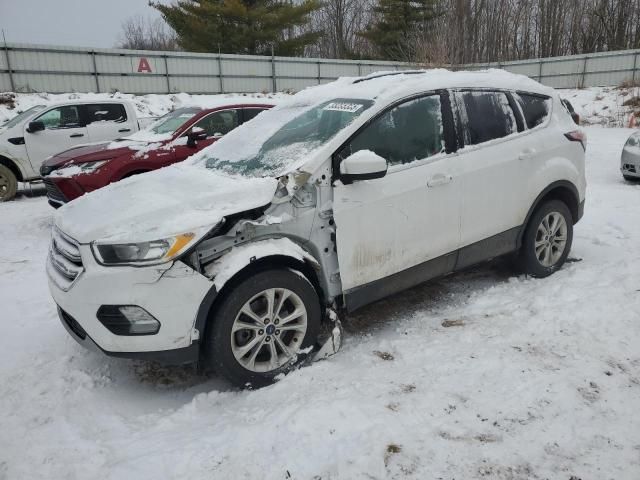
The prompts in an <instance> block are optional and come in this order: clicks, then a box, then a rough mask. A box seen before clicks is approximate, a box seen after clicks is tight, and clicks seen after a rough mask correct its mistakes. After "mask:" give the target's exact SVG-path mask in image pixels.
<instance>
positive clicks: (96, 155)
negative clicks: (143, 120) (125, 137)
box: [42, 142, 135, 167]
mask: <svg viewBox="0 0 640 480" xmlns="http://www.w3.org/2000/svg"><path fill="white" fill-rule="evenodd" d="M111 144H112V142H106V143H99V144H94V145H82V146H79V147H75V148H71V149H69V150H65V151H64V152H60V153H58V154H57V155H54V156H52V157H49V158H47V159H46V160H45V161H44V162H43V163H42V164H43V165H44V166H46V167H60V166H62V165H66V164H74V163H85V162H95V161H98V160H107V159H109V158H114V157H119V156H121V155H125V154H133V153H135V151H133V150H130V149H129V148H127V147H122V148H107V147H108V146H109V145H111Z"/></svg>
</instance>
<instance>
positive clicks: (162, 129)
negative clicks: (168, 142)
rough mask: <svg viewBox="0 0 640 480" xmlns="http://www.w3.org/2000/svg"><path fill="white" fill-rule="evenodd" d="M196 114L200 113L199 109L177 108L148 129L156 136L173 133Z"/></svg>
mask: <svg viewBox="0 0 640 480" xmlns="http://www.w3.org/2000/svg"><path fill="white" fill-rule="evenodd" d="M198 112H200V109H199V108H179V109H178V110H174V111H173V112H169V113H167V114H166V115H164V116H163V117H160V118H159V119H158V120H156V121H155V122H154V123H153V124H152V125H151V126H150V127H149V130H151V131H152V132H153V133H158V134H164V133H173V132H175V131H176V130H178V129H179V128H180V127H181V126H182V125H184V124H185V123H187V121H188V120H189V119H191V118H193V117H194V116H195V115H196V114H197V113H198Z"/></svg>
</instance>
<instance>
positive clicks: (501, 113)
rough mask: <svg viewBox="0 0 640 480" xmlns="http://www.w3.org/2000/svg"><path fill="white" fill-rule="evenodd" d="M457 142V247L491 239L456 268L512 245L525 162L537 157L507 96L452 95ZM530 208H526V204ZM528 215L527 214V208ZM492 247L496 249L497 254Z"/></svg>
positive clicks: (523, 186) (492, 93)
mask: <svg viewBox="0 0 640 480" xmlns="http://www.w3.org/2000/svg"><path fill="white" fill-rule="evenodd" d="M453 97H454V98H455V110H456V119H457V124H458V133H459V136H460V142H461V144H462V145H464V148H463V149H462V150H460V151H459V154H458V155H459V158H458V164H459V167H460V171H459V180H460V186H461V192H462V209H461V244H462V246H468V245H472V244H475V243H477V242H480V241H483V240H486V239H490V238H493V237H495V243H496V244H495V245H494V244H492V242H491V241H490V242H488V243H487V244H486V245H483V246H482V248H478V249H476V250H474V249H472V250H471V253H470V252H469V250H467V252H463V253H462V254H461V258H460V260H459V265H458V266H459V267H464V266H466V265H467V264H472V263H476V262H477V261H480V260H483V259H484V258H485V257H491V256H495V255H497V254H500V253H505V252H502V251H501V250H506V251H509V250H510V249H511V248H512V247H514V245H515V244H514V243H513V242H515V239H516V237H517V233H518V232H517V231H515V230H512V229H515V228H517V227H519V226H520V224H521V223H522V218H521V217H522V211H523V208H525V206H524V203H525V201H524V200H525V198H526V195H525V194H524V192H526V186H527V181H528V179H527V175H526V168H525V162H526V161H527V160H528V159H529V158H530V157H533V156H535V155H536V150H535V148H534V147H533V146H532V145H531V144H530V142H529V141H528V140H527V136H526V134H524V133H523V132H524V130H525V126H524V122H523V119H522V116H521V114H520V110H519V108H518V106H517V105H516V102H515V99H514V97H513V96H512V94H511V93H509V92H500V91H487V90H478V91H474V90H465V91H458V92H454V94H453ZM526 209H528V206H526ZM525 214H526V210H525ZM494 249H497V250H496V251H495V252H494V251H493V250H494Z"/></svg>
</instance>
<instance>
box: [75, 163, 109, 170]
mask: <svg viewBox="0 0 640 480" xmlns="http://www.w3.org/2000/svg"><path fill="white" fill-rule="evenodd" d="M108 161H109V160H98V161H96V162H87V163H79V164H78V167H80V170H82V172H81V173H92V172H95V171H96V170H97V169H99V168H100V167H101V166H103V165H104V164H105V163H107V162H108Z"/></svg>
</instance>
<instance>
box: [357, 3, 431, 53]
mask: <svg viewBox="0 0 640 480" xmlns="http://www.w3.org/2000/svg"><path fill="white" fill-rule="evenodd" d="M436 3H437V0H417V1H409V0H378V4H377V5H376V6H375V7H374V9H373V11H374V20H373V22H372V23H371V24H370V25H369V26H368V28H367V29H366V30H365V31H364V32H361V33H360V35H362V36H363V37H365V38H366V39H368V40H369V41H370V42H371V43H372V44H373V46H374V48H375V50H376V53H377V56H378V57H379V58H381V59H385V60H404V61H413V60H415V58H413V57H414V56H415V52H414V50H415V47H416V44H417V42H419V40H420V38H423V37H424V36H425V35H427V34H428V32H427V28H428V24H429V22H430V21H431V20H433V19H434V18H436V17H437V16H439V13H437V11H436Z"/></svg>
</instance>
